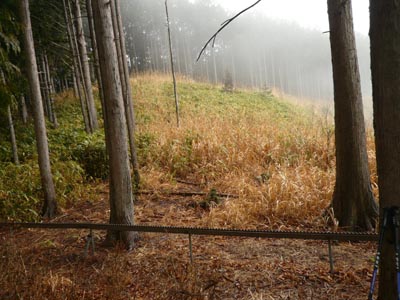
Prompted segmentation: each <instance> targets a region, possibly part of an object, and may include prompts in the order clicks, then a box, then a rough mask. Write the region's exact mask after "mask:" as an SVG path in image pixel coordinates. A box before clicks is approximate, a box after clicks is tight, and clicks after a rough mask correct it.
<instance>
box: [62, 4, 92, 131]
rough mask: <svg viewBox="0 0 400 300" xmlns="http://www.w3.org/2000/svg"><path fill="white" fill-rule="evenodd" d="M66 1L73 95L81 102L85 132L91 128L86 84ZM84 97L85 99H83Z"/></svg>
mask: <svg viewBox="0 0 400 300" xmlns="http://www.w3.org/2000/svg"><path fill="white" fill-rule="evenodd" d="M66 1H68V0H63V6H64V17H65V23H66V28H67V35H68V41H69V45H70V48H71V53H72V62H73V71H74V72H73V81H74V93H75V96H77V97H78V98H79V101H80V104H81V112H82V118H83V122H84V125H85V131H86V132H87V133H91V132H92V129H91V127H90V122H89V116H88V111H87V98H88V96H87V93H86V91H87V89H86V88H85V87H86V85H85V84H84V81H83V80H82V74H83V71H82V64H81V60H80V56H79V54H78V46H77V42H76V34H75V28H74V26H73V24H72V14H71V8H70V5H69V2H68V3H67V2H66ZM81 82H82V83H83V93H84V95H82V90H81ZM85 99H86V100H85Z"/></svg>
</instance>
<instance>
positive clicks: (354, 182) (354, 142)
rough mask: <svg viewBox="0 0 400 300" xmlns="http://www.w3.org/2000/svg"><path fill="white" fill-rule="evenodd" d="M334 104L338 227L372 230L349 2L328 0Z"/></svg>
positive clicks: (372, 203) (374, 214)
mask: <svg viewBox="0 0 400 300" xmlns="http://www.w3.org/2000/svg"><path fill="white" fill-rule="evenodd" d="M328 14H329V26H330V41H331V52H332V69H333V85H334V101H335V141H336V184H335V190H334V194H333V201H332V206H333V210H334V214H335V217H336V218H337V219H338V221H339V226H341V227H346V228H349V229H358V230H360V229H361V230H372V229H373V228H374V225H375V218H376V217H377V215H378V207H377V204H376V203H375V200H374V197H373V194H372V191H371V183H370V173H369V169H368V156H367V148H366V136H365V124H364V114H363V104H362V98H361V86H360V74H359V70H358V62H357V52H356V44H355V38H354V30H353V17H352V11H351V1H350V0H328Z"/></svg>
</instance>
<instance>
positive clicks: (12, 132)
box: [7, 105, 19, 165]
mask: <svg viewBox="0 0 400 300" xmlns="http://www.w3.org/2000/svg"><path fill="white" fill-rule="evenodd" d="M7 115H8V126H9V129H10V140H11V149H12V156H13V162H14V164H16V165H19V158H18V149H17V139H16V138H15V130H14V122H13V118H12V114H11V108H10V105H9V106H7Z"/></svg>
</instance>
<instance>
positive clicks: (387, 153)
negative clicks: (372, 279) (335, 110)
mask: <svg viewBox="0 0 400 300" xmlns="http://www.w3.org/2000/svg"><path fill="white" fill-rule="evenodd" d="M370 13H371V16H370V17H371V19H370V20H371V22H370V24H371V27H370V28H371V29H370V39H371V70H372V88H373V103H374V128H375V143H376V159H377V167H378V178H379V180H378V181H379V182H378V183H379V201H380V208H381V209H380V212H381V215H382V209H383V208H385V207H391V206H400V196H399V195H400V155H399V153H400V26H399V24H400V2H399V1H398V0H396V1H393V0H390V1H389V0H370ZM393 248H394V247H393V239H392V238H389V237H387V238H386V239H385V241H384V245H383V250H382V259H381V264H380V270H381V273H380V279H379V299H380V300H395V299H398V298H397V294H396V270H395V263H394V260H395V257H394V249H393Z"/></svg>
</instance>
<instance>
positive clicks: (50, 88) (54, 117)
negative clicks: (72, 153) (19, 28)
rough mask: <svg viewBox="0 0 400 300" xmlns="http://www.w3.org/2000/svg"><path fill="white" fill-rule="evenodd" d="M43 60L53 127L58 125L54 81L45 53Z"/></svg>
mask: <svg viewBox="0 0 400 300" xmlns="http://www.w3.org/2000/svg"><path fill="white" fill-rule="evenodd" d="M44 61H45V66H46V75H47V77H46V79H47V86H48V91H49V101H50V107H51V114H52V120H53V125H54V127H55V128H57V127H58V120H57V114H56V112H55V110H54V97H53V95H54V94H55V89H54V83H53V78H52V76H51V73H50V65H49V59H48V57H47V53H46V52H45V53H44Z"/></svg>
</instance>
